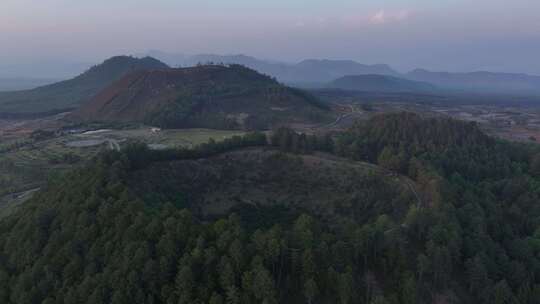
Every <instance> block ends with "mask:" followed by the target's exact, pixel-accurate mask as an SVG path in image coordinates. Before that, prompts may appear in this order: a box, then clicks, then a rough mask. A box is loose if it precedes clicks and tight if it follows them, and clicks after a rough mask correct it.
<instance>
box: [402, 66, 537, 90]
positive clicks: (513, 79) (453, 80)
mask: <svg viewBox="0 0 540 304" xmlns="http://www.w3.org/2000/svg"><path fill="white" fill-rule="evenodd" d="M406 76H407V78H409V79H412V80H416V81H425V82H430V83H433V84H435V85H437V86H440V87H443V88H447V89H457V90H466V91H474V92H482V91H489V92H492V93H523V94H540V76H533V75H527V74H520V73H493V72H485V71H480V72H470V73H450V72H432V71H428V70H425V69H416V70H413V71H411V72H409V73H407V74H406Z"/></svg>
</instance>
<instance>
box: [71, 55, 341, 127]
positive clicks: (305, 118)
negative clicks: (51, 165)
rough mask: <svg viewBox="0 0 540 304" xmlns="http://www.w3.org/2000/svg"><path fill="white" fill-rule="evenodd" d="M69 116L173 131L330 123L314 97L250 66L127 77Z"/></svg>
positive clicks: (182, 69) (190, 69) (203, 68)
mask: <svg viewBox="0 0 540 304" xmlns="http://www.w3.org/2000/svg"><path fill="white" fill-rule="evenodd" d="M73 116H74V119H79V120H85V121H92V120H99V121H114V122H117V121H129V122H133V121H135V122H144V123H147V124H151V125H157V126H161V127H174V128H178V127H182V128H183V127H204V128H216V129H266V128H269V127H271V126H273V125H276V124H282V123H290V122H310V123H313V122H321V121H326V120H328V119H330V120H331V116H332V114H331V113H330V111H329V109H328V108H327V106H326V105H325V104H322V103H320V102H319V101H318V100H317V99H315V98H314V97H313V96H310V95H309V94H307V93H305V92H302V91H300V90H297V89H293V88H289V87H286V86H283V85H281V84H279V83H278V82H277V81H275V80H274V79H272V78H270V77H268V76H265V75H262V74H259V73H257V72H256V71H254V70H251V69H249V68H246V67H243V66H240V65H231V66H223V65H199V66H196V67H192V68H180V69H167V70H152V71H141V72H138V73H132V74H129V75H127V76H125V77H124V78H122V79H121V80H119V81H117V82H115V83H114V84H112V85H111V86H109V87H107V88H106V89H105V90H104V91H102V92H101V93H100V94H98V95H97V96H95V98H93V99H92V100H91V101H90V102H88V103H87V104H85V105H84V106H83V107H82V108H81V109H80V110H78V111H77V112H76V113H74V115H73Z"/></svg>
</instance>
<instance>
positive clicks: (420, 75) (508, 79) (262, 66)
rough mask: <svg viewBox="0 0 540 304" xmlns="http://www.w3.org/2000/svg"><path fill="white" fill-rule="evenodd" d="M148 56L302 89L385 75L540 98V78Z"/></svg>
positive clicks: (161, 54)
mask: <svg viewBox="0 0 540 304" xmlns="http://www.w3.org/2000/svg"><path fill="white" fill-rule="evenodd" d="M148 54H149V55H151V56H153V57H155V58H157V59H159V60H162V61H164V62H166V63H167V64H169V65H171V66H178V65H181V66H192V65H196V64H197V63H206V62H223V63H237V64H242V65H245V66H247V67H250V68H252V69H255V70H257V71H259V72H261V73H264V74H267V75H270V76H272V77H275V78H277V79H278V80H279V81H281V82H284V83H287V84H291V85H296V86H300V87H308V88H318V87H325V86H327V84H328V83H330V82H332V81H334V80H336V79H338V78H340V77H343V76H352V75H368V74H371V75H385V76H393V77H398V78H402V79H406V80H413V81H421V82H426V83H431V84H433V85H435V86H437V87H438V89H440V90H442V91H444V92H445V93H446V92H448V91H460V92H471V93H484V94H509V95H540V76H532V75H527V74H512V73H491V72H471V73H449V72H432V71H428V70H424V69H417V70H414V71H411V72H409V73H399V72H398V71H396V70H394V69H392V68H391V67H390V66H388V65H385V64H375V65H365V64H360V63H358V62H355V61H352V60H317V59H309V60H304V61H301V62H300V63H295V64H293V63H283V62H275V61H267V60H261V59H257V58H254V57H250V56H245V55H226V56H221V55H195V56H186V55H175V54H170V53H164V52H160V51H151V52H149V53H148Z"/></svg>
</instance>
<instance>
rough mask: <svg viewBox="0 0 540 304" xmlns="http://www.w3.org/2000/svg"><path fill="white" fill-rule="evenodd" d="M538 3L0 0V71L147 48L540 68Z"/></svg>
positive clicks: (36, 69)
mask: <svg viewBox="0 0 540 304" xmlns="http://www.w3.org/2000/svg"><path fill="white" fill-rule="evenodd" d="M539 12H540V1H539V0H332V1H330V0H265V1H262V0H226V1H224V0H92V1H87V0H0V76H2V75H4V76H5V74H6V73H8V74H13V76H21V75H23V74H24V76H26V75H27V74H32V73H35V74H36V75H37V76H40V77H43V76H47V75H48V72H47V69H51V71H50V76H51V77H57V76H60V75H57V74H58V73H59V72H58V71H53V70H54V69H55V68H56V70H58V67H59V66H62V67H65V70H66V73H71V70H69V69H70V68H71V69H72V70H76V69H78V68H80V66H84V65H85V64H86V65H88V64H92V63H98V62H100V61H101V60H103V59H105V58H107V57H110V56H113V55H120V54H137V53H144V52H146V51H148V50H162V51H166V52H172V53H183V54H198V53H216V54H247V55H251V56H255V57H259V58H263V59H272V60H280V61H287V62H296V61H300V60H302V59H306V58H328V59H352V60H356V61H358V62H361V63H366V64H374V63H387V64H390V65H391V66H392V67H394V68H396V69H398V70H399V71H402V72H406V71H408V70H411V69H414V68H426V69H430V70H436V71H452V72H465V71H476V70H488V71H495V72H523V73H529V74H536V75H540V59H539V57H540V56H539V55H538V54H540V17H539V15H538V13H539ZM68 70H69V72H68ZM17 73H19V74H20V75H15V74H17Z"/></svg>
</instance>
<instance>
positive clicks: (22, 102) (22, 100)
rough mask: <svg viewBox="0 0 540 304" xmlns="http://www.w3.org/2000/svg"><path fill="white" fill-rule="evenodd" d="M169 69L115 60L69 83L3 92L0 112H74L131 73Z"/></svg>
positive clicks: (154, 62) (149, 60)
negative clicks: (68, 110) (67, 110)
mask: <svg viewBox="0 0 540 304" xmlns="http://www.w3.org/2000/svg"><path fill="white" fill-rule="evenodd" d="M166 68H168V66H167V65H166V64H164V63H162V62H161V61H159V60H157V59H154V58H151V57H145V58H135V57H129V56H117V57H112V58H110V59H107V60H106V61H104V62H103V63H101V64H99V65H96V66H94V67H92V68H90V69H89V70H88V71H86V72H84V73H82V74H81V75H79V76H77V77H75V78H73V79H70V80H66V81H61V82H57V83H54V84H50V85H46V86H41V87H38V88H35V89H32V90H24V91H13V92H0V112H16V113H17V112H18V113H24V112H32V113H35V112H50V111H54V110H64V109H73V108H76V107H78V106H79V105H80V104H82V103H84V102H85V101H88V100H89V99H90V98H92V97H93V96H94V95H95V94H96V93H98V92H99V91H101V90H102V89H103V88H105V87H106V86H108V85H109V84H111V83H112V82H113V81H115V80H118V79H120V78H122V77H123V76H124V75H126V74H128V73H130V72H133V71H137V70H146V69H166Z"/></svg>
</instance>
